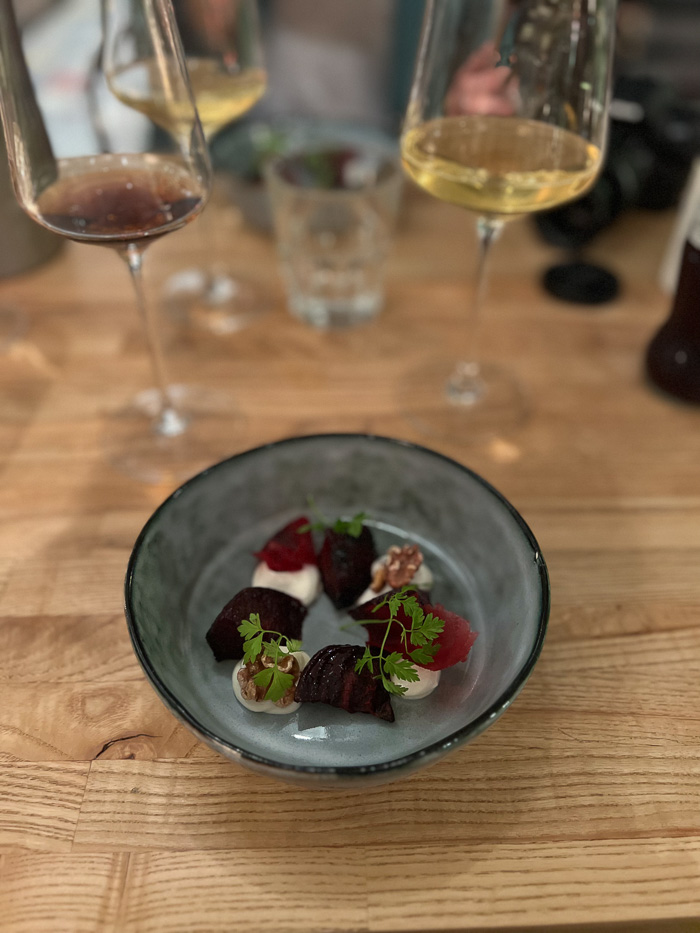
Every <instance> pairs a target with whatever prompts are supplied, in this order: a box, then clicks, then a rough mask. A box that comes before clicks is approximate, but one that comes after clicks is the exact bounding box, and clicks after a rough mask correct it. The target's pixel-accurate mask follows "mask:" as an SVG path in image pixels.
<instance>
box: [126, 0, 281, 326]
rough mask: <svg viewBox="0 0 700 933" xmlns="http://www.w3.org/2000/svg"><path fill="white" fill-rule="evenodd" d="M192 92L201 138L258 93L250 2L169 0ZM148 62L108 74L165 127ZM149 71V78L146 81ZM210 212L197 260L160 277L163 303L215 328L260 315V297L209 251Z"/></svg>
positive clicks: (261, 87)
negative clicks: (199, 261)
mask: <svg viewBox="0 0 700 933" xmlns="http://www.w3.org/2000/svg"><path fill="white" fill-rule="evenodd" d="M173 9H174V12H175V17H176V20H177V23H178V27H179V30H180V35H181V39H182V43H183V47H184V50H185V56H186V61H187V67H188V70H189V74H190V81H191V84H192V90H193V93H194V97H195V102H196V104H197V110H198V111H199V117H200V120H201V123H202V128H203V130H204V135H205V137H206V139H207V141H209V140H211V139H212V138H213V137H214V136H215V135H216V133H218V132H219V131H220V130H221V129H222V128H223V127H224V126H226V125H227V124H229V123H231V122H232V121H233V120H236V119H237V118H238V117H240V116H242V115H243V114H244V113H246V112H247V111H248V110H250V109H251V107H253V105H254V104H255V103H256V102H257V101H258V100H259V99H260V98H261V97H262V96H263V94H264V93H265V87H266V83H267V75H266V72H265V68H264V65H263V53H262V45H261V41H260V24H259V17H258V9H257V5H256V2H255V0H173ZM154 67H155V63H154V62H153V60H149V59H141V60H131V61H129V62H126V63H124V64H122V65H120V66H119V67H118V68H116V69H115V70H114V71H113V72H112V73H111V74H110V76H109V81H110V86H111V88H112V91H113V92H114V93H115V94H116V96H117V97H118V98H119V99H120V100H122V101H123V102H124V103H125V104H127V105H128V106H130V107H133V108H134V109H136V110H139V111H141V112H142V113H145V114H147V115H149V116H150V117H151V118H152V119H153V120H154V121H155V122H156V123H157V124H159V125H160V126H161V127H162V128H163V129H164V130H166V131H169V130H170V128H171V124H172V122H173V121H174V120H177V119H178V114H177V113H176V112H174V111H173V108H172V107H171V106H170V103H169V101H168V100H167V99H166V97H164V96H163V94H162V91H161V87H160V84H159V82H158V80H157V70H156V71H155V72H154ZM152 75H154V76H155V80H153V79H152V77H151V76H152ZM215 219H216V218H215V215H214V214H212V213H211V212H210V211H208V212H206V214H205V216H204V217H203V218H202V220H201V221H200V222H199V227H200V233H201V238H202V252H203V255H204V257H205V259H204V263H205V264H204V265H202V266H200V267H193V268H186V269H182V270H180V271H179V272H178V273H177V274H176V275H174V276H173V277H172V278H171V279H170V280H169V281H168V282H167V283H166V301H167V303H168V305H169V307H170V309H171V310H172V311H173V312H174V313H176V314H177V315H178V316H179V317H182V318H185V319H186V320H187V321H189V323H191V324H194V325H195V326H199V327H203V328H205V329H206V330H209V331H211V332H213V333H215V334H228V333H233V332H235V331H237V330H239V329H240V328H241V327H244V326H245V325H246V324H248V323H249V322H250V320H251V319H252V318H254V317H255V316H256V315H257V314H259V313H260V311H261V307H260V295H259V292H258V291H257V290H256V288H255V287H254V286H253V285H252V284H251V283H250V282H247V281H246V280H245V279H242V278H240V277H239V276H237V275H236V274H234V273H233V272H232V271H231V270H230V269H229V268H228V265H227V264H226V263H220V262H219V261H218V260H217V258H212V257H217V253H219V252H220V247H221V246H222V245H223V246H224V247H228V246H229V244H228V243H224V244H221V243H220V242H219V240H218V237H217V232H218V231H217V227H216V225H215Z"/></svg>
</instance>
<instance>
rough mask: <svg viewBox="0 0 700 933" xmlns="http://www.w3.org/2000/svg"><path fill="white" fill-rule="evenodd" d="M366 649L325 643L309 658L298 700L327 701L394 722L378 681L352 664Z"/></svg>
mask: <svg viewBox="0 0 700 933" xmlns="http://www.w3.org/2000/svg"><path fill="white" fill-rule="evenodd" d="M364 653H365V649H364V648H363V647H361V646H357V645H328V646H327V647H326V648H321V650H320V651H317V652H316V654H315V655H314V656H313V657H312V658H311V660H310V661H309V663H308V664H307V665H306V667H305V668H304V670H303V671H302V672H301V677H300V678H299V682H298V683H297V688H296V691H295V694H294V699H295V700H296V701H297V702H298V703H328V705H329V706H337V707H339V708H340V709H344V710H347V712H348V713H369V714H370V715H372V716H376V717H377V718H378V719H384V720H386V722H393V721H394V711H393V709H392V708H391V698H390V696H389V694H388V693H387V691H386V689H385V687H384V685H383V684H382V682H381V680H377V679H376V678H375V676H374V674H372V672H371V671H370V670H369V668H368V667H364V668H363V669H362V671H361V672H360V673H359V674H358V673H357V671H356V670H355V664H356V662H357V661H359V659H360V658H361V657H362V655H363V654H364Z"/></svg>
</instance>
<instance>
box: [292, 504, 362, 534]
mask: <svg viewBox="0 0 700 933" xmlns="http://www.w3.org/2000/svg"><path fill="white" fill-rule="evenodd" d="M307 502H308V504H309V509H310V511H312V512H313V513H314V515H315V516H316V521H315V522H309V523H308V524H306V525H302V526H301V527H300V528H297V532H298V533H299V534H300V535H302V534H305V533H306V532H307V531H327V530H328V529H330V530H331V531H335V532H336V533H337V534H339V535H350V536H351V537H353V538H359V537H360V535H361V534H362V527H363V525H364V522H365V519H366V518H367V515H366V513H365V512H358V513H357V515H353V517H352V518H351V519H349V520H346V519H344V518H338V519H336V520H335V521H334V522H330V521H329V520H328V519H327V518H326V516H325V515H324V514H323V513H322V512H321V510H320V509H319V508H318V506H317V505H316V503H315V502H314V500H313V497H312V496H309V497H308V500H307Z"/></svg>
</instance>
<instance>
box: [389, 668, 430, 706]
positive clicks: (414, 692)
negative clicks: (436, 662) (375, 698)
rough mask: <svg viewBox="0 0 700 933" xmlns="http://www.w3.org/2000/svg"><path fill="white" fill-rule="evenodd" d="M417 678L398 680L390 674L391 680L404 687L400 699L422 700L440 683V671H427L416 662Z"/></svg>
mask: <svg viewBox="0 0 700 933" xmlns="http://www.w3.org/2000/svg"><path fill="white" fill-rule="evenodd" d="M415 667H416V671H417V672H418V680H415V681H411V680H399V679H398V677H394V676H392V678H391V679H392V681H393V682H394V683H395V684H398V685H399V686H401V687H406V692H405V693H404V694H402V695H401V697H400V699H402V700H422V699H423V698H424V697H427V696H430V694H431V693H432V692H433V690H434V689H435V688H436V687H437V685H438V684H439V683H440V671H429V670H428V669H427V668H426V667H419V666H418V665H417V664H416V666H415Z"/></svg>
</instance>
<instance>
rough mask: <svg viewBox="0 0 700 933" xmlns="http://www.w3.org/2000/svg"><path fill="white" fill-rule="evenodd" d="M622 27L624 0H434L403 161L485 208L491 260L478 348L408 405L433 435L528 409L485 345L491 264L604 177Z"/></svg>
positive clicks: (480, 223)
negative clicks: (533, 219)
mask: <svg viewBox="0 0 700 933" xmlns="http://www.w3.org/2000/svg"><path fill="white" fill-rule="evenodd" d="M613 23H614V2H610V0H602V2H600V3H597V4H595V5H591V4H585V3H583V4H581V3H579V2H578V0H564V2H561V3H559V4H557V5H552V4H545V3H541V2H539V0H521V2H506V0H446V2H441V0H428V4H427V7H426V12H425V19H424V23H423V31H422V35H421V40H420V46H419V51H418V57H417V61H416V68H415V74H414V79H413V85H412V89H411V96H410V100H409V104H408V107H407V112H406V117H405V122H404V127H403V131H402V138H401V150H402V159H403V165H404V168H405V171H406V173H407V174H408V175H409V177H411V178H412V179H413V180H414V181H415V182H416V183H417V184H418V185H419V186H420V187H421V188H423V189H424V190H425V191H427V192H428V193H429V194H431V195H433V196H434V197H436V198H438V199H440V200H444V201H448V202H450V203H453V204H457V205H459V206H461V207H464V208H466V209H467V210H469V211H472V212H473V213H474V214H475V215H476V218H477V234H478V242H479V256H478V261H477V273H476V279H475V283H474V299H473V302H472V311H471V315H470V319H469V322H468V326H467V327H466V328H465V331H466V334H465V335H466V338H467V340H466V344H467V346H466V353H465V356H464V358H463V359H462V360H461V361H460V362H459V363H457V365H456V366H455V367H454V369H453V371H452V374H451V375H450V374H449V373H448V372H447V371H445V369H444V368H443V369H442V370H441V368H440V367H438V369H437V370H435V371H430V372H426V373H424V374H423V376H424V378H423V379H422V386H423V390H424V391H423V392H422V393H421V398H420V400H419V402H418V407H417V408H416V407H414V408H413V409H412V410H411V411H409V412H407V414H408V416H409V418H410V419H411V420H412V421H413V423H414V425H415V426H416V427H417V428H418V429H419V430H420V431H422V432H424V433H427V434H433V435H440V436H444V437H447V438H450V439H453V440H459V439H460V438H462V439H464V440H467V439H470V440H476V439H479V438H481V437H483V436H488V435H493V434H498V433H502V432H503V431H504V430H509V429H512V428H513V427H514V426H516V425H517V424H519V423H521V422H522V420H523V418H524V416H525V414H526V411H527V401H526V397H525V395H524V393H523V392H522V390H521V389H520V387H519V385H518V383H517V381H516V380H515V378H514V377H513V376H512V374H510V373H507V372H504V371H503V370H500V369H499V368H498V367H497V366H495V365H494V364H492V363H490V362H486V363H483V362H482V361H481V359H480V355H481V354H480V352H479V350H478V348H477V331H478V328H479V326H480V320H479V318H480V309H481V305H482V301H483V297H484V290H485V283H486V263H487V259H488V256H489V253H490V247H491V244H492V243H493V242H494V241H495V240H496V239H497V238H498V236H499V234H500V232H501V230H502V228H503V225H504V223H505V222H506V221H509V220H512V219H514V218H516V217H520V216H522V215H525V214H532V213H534V212H537V211H542V210H547V209H551V208H554V207H557V206H559V205H561V204H563V203H565V202H566V201H569V200H572V199H574V198H577V197H580V196H581V195H582V194H583V193H584V192H585V191H587V190H588V188H589V187H590V186H591V185H592V184H593V182H594V181H595V179H596V177H597V175H598V173H599V171H600V169H601V166H602V161H603V152H604V147H605V139H606V132H607V109H608V98H609V88H610V72H611V58H612V40H613V32H614V29H613ZM412 397H413V398H415V393H412Z"/></svg>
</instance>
